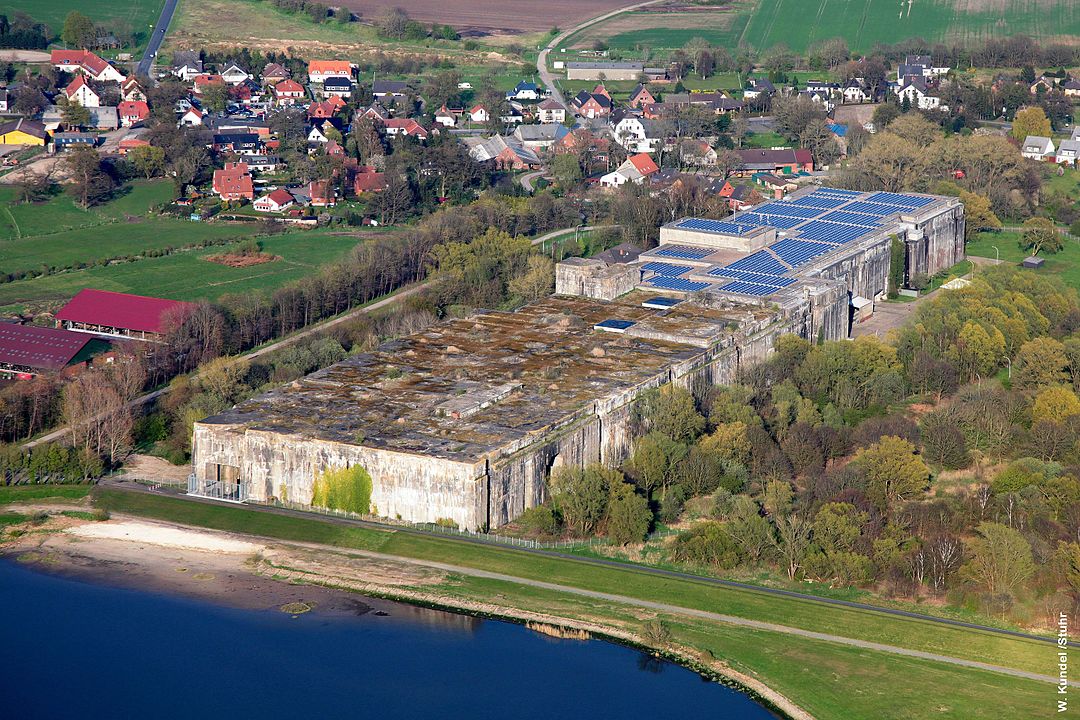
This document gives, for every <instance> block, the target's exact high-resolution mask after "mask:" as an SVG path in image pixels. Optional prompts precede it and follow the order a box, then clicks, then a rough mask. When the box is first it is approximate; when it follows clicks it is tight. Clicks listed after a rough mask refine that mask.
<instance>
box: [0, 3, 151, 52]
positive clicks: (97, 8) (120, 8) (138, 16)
mask: <svg viewBox="0 0 1080 720" xmlns="http://www.w3.org/2000/svg"><path fill="white" fill-rule="evenodd" d="M164 4H165V2H164V0H123V2H118V1H116V0H112V1H109V2H80V1H79V0H3V2H0V13H6V14H8V15H9V16H10V15H13V14H14V13H16V12H24V13H26V14H27V15H29V16H30V17H32V18H34V19H35V20H38V21H39V22H43V23H45V24H46V25H48V26H49V29H50V30H52V33H53V36H54V37H59V36H60V31H61V30H63V29H64V18H66V17H67V15H68V13H69V12H71V11H72V10H78V11H79V12H81V13H83V14H84V15H86V16H87V17H89V18H90V19H91V20H93V21H94V22H96V23H100V24H102V25H105V26H106V27H108V26H109V25H110V24H111V23H117V22H123V23H127V24H128V25H130V27H131V29H132V30H133V31H134V32H135V33H136V40H137V41H138V43H139V45H142V44H143V43H145V42H146V40H147V39H148V38H149V37H150V26H151V25H152V24H154V23H156V22H157V20H158V16H159V15H160V14H161V8H162V6H163V5H164Z"/></svg>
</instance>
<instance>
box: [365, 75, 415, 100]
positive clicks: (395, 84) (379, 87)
mask: <svg viewBox="0 0 1080 720" xmlns="http://www.w3.org/2000/svg"><path fill="white" fill-rule="evenodd" d="M408 91H409V84H408V83H406V82H404V81H401V80H376V81H375V82H373V83H372V84H371V95H372V97H374V98H375V99H376V100H390V101H394V100H404V99H405V98H406V97H408Z"/></svg>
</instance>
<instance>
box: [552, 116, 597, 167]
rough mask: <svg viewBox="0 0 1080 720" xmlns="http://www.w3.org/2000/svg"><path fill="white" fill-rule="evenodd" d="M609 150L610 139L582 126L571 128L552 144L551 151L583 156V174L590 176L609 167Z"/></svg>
mask: <svg viewBox="0 0 1080 720" xmlns="http://www.w3.org/2000/svg"><path fill="white" fill-rule="evenodd" d="M610 150H611V140H609V139H608V138H606V137H600V136H598V135H596V134H594V133H593V132H592V131H591V130H589V129H588V128H584V127H579V128H576V129H574V130H571V131H570V133H568V134H567V135H565V136H563V138H562V139H561V140H559V141H558V142H556V143H555V144H554V145H553V146H552V151H553V152H554V153H555V154H556V155H562V154H570V155H574V156H576V157H578V158H583V159H584V162H585V165H586V167H585V168H584V169H585V174H586V175H590V176H591V175H593V174H595V173H596V172H605V171H607V170H608V169H609V166H608V159H609V152H610Z"/></svg>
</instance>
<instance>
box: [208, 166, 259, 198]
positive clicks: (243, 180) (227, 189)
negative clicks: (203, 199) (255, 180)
mask: <svg viewBox="0 0 1080 720" xmlns="http://www.w3.org/2000/svg"><path fill="white" fill-rule="evenodd" d="M213 187H214V192H215V193H217V194H218V195H220V196H221V199H222V200H254V199H255V188H254V186H253V184H252V182H251V172H250V171H249V170H248V166H247V163H243V162H227V163H225V168H224V169H223V170H215V171H214V186H213Z"/></svg>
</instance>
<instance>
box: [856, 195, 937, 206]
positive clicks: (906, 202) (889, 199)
mask: <svg viewBox="0 0 1080 720" xmlns="http://www.w3.org/2000/svg"><path fill="white" fill-rule="evenodd" d="M866 201H867V202H874V203H884V204H888V205H901V206H903V207H909V208H920V207H922V206H923V205H929V204H930V203H932V202H934V198H928V197H921V196H919V195H905V194H902V193H892V192H879V193H874V194H873V195H871V196H870V197H868V198H866Z"/></svg>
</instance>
